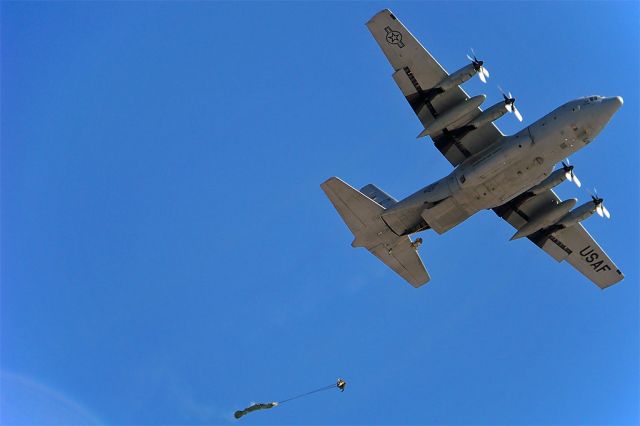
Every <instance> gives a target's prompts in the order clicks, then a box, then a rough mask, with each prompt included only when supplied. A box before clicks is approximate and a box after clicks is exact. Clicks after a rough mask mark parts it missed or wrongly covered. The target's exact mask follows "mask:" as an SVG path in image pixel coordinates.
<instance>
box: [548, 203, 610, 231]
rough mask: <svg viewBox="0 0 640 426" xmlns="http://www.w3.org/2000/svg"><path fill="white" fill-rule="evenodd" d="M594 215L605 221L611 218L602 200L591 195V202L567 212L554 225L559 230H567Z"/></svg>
mask: <svg viewBox="0 0 640 426" xmlns="http://www.w3.org/2000/svg"><path fill="white" fill-rule="evenodd" d="M594 213H597V214H598V216H600V217H606V218H607V219H609V218H610V217H611V213H609V210H607V208H606V207H605V206H604V199H602V198H600V197H598V196H597V195H592V196H591V201H588V202H586V203H584V204H583V205H581V206H580V207H578V208H577V209H575V210H573V211H572V212H569V213H568V214H567V215H565V216H564V217H563V218H562V219H560V220H559V221H558V223H557V224H556V225H557V226H559V227H561V228H568V227H570V226H573V225H575V224H576V223H578V222H582V221H583V220H585V219H587V218H588V217H590V216H591V215H592V214H594Z"/></svg>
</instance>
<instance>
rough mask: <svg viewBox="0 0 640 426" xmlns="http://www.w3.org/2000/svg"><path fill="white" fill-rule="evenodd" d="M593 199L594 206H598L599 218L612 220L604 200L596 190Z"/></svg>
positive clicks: (592, 195)
mask: <svg viewBox="0 0 640 426" xmlns="http://www.w3.org/2000/svg"><path fill="white" fill-rule="evenodd" d="M591 199H592V200H593V204H594V205H595V206H596V213H598V216H600V217H606V218H607V219H611V213H609V210H607V208H606V207H605V206H604V199H603V198H600V197H598V192H597V191H596V189H595V188H593V194H591Z"/></svg>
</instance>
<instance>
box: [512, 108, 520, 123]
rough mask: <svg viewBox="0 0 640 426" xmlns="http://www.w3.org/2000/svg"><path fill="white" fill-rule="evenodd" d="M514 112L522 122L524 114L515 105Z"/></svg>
mask: <svg viewBox="0 0 640 426" xmlns="http://www.w3.org/2000/svg"><path fill="white" fill-rule="evenodd" d="M513 113H514V114H515V115H516V118H517V119H518V121H520V122H522V114H520V111H518V108H516V107H515V105H514V107H513Z"/></svg>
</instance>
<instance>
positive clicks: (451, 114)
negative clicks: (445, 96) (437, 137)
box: [418, 95, 487, 138]
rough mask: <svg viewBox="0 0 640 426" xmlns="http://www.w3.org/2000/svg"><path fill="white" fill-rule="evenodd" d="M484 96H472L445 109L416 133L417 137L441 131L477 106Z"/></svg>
mask: <svg viewBox="0 0 640 426" xmlns="http://www.w3.org/2000/svg"><path fill="white" fill-rule="evenodd" d="M486 98H487V97H486V96H485V95H478V96H474V97H473V98H469V99H467V100H466V101H464V102H461V103H459V104H458V105H456V106H455V107H453V108H451V109H450V110H447V111H445V112H444V113H442V114H441V115H440V116H438V118H436V119H435V120H434V121H433V123H431V124H429V125H428V126H427V127H425V128H424V130H423V131H422V132H420V134H419V135H418V138H422V137H424V136H431V135H433V134H435V133H437V132H439V131H441V130H442V129H444V128H445V127H447V126H448V125H450V124H452V123H455V122H456V121H458V120H459V119H461V118H462V117H464V116H465V115H467V114H469V113H470V112H472V111H473V110H474V109H476V108H478V107H479V106H480V104H482V102H484V100H485V99H486Z"/></svg>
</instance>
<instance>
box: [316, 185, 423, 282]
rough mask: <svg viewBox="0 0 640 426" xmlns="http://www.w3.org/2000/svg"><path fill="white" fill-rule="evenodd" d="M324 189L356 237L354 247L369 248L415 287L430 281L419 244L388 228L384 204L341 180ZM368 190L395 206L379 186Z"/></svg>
mask: <svg viewBox="0 0 640 426" xmlns="http://www.w3.org/2000/svg"><path fill="white" fill-rule="evenodd" d="M320 187H321V188H322V190H323V191H324V192H325V194H327V197H329V200H330V201H331V203H332V204H333V206H334V207H335V208H336V210H337V211H338V213H339V214H340V216H341V217H342V219H343V220H344V221H345V223H346V224H347V226H348V227H349V229H350V230H351V232H352V233H353V235H354V236H355V239H354V240H353V242H352V243H351V245H352V246H353V247H365V248H366V249H367V250H369V251H370V252H371V254H373V255H374V256H376V257H377V258H378V259H380V260H381V261H382V262H384V263H385V264H386V265H387V266H389V267H390V268H391V269H393V270H394V271H395V272H396V273H398V274H399V275H400V276H402V277H403V278H404V279H405V280H407V281H408V282H409V283H410V284H411V285H412V286H414V287H420V286H421V285H423V284H426V283H427V282H428V281H429V279H430V277H429V274H428V273H427V270H426V269H425V267H424V264H423V263H422V260H421V259H420V256H418V253H417V251H416V250H417V248H418V245H419V244H417V243H418V242H417V241H416V243H413V242H412V241H411V239H410V238H409V237H408V236H404V237H399V236H398V235H396V234H395V233H394V232H393V231H392V230H391V229H390V228H389V227H388V226H387V224H386V223H385V222H384V220H383V219H382V217H381V215H382V213H383V212H384V210H385V208H384V207H383V206H382V205H380V204H378V203H377V202H376V201H374V200H373V199H372V198H370V197H368V196H366V195H365V194H363V193H362V192H360V191H358V190H357V189H355V188H353V187H351V186H350V185H348V184H347V183H345V182H343V181H342V180H340V179H339V178H337V177H332V178H329V179H327V181H325V182H324V183H323V184H322V185H320ZM365 188H369V189H371V188H374V189H375V190H377V191H374V192H376V193H381V194H384V196H385V197H383V201H384V202H385V204H387V203H388V202H389V201H390V200H392V201H393V202H394V203H395V200H393V198H391V197H390V196H388V195H387V194H385V193H384V192H383V191H381V190H379V189H378V188H376V187H375V186H373V185H367V186H366V187H365ZM365 188H363V189H365ZM369 193H370V192H369ZM378 195H380V194H378Z"/></svg>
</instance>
